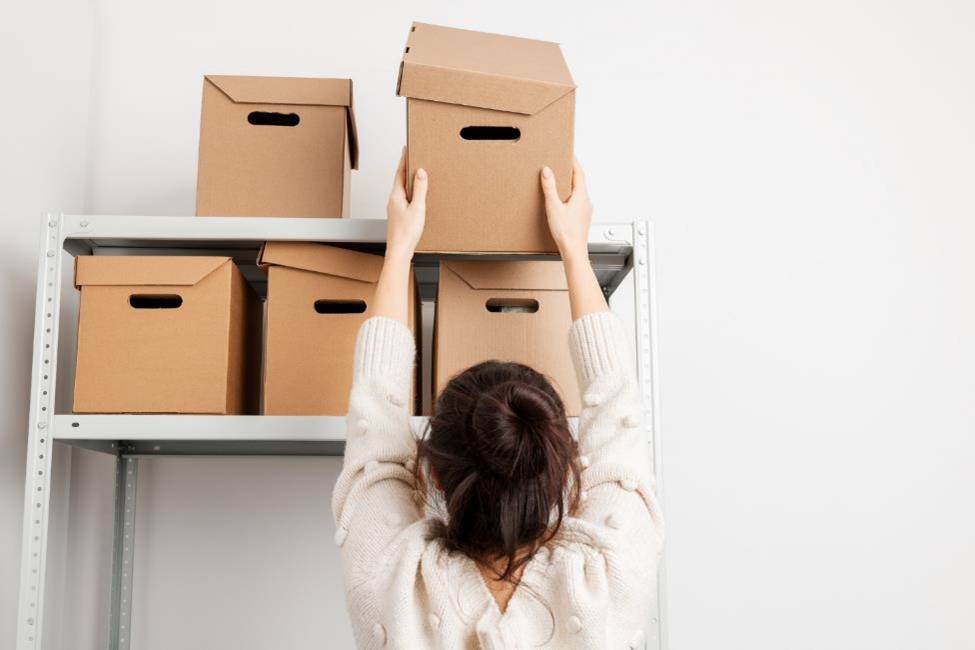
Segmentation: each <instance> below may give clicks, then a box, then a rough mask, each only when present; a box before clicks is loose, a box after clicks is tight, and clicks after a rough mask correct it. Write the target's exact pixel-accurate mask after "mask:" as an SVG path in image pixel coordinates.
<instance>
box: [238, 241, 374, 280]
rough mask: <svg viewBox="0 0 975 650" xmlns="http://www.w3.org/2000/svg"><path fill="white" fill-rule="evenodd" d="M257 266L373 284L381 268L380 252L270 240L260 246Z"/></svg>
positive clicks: (264, 269) (265, 268)
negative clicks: (278, 267) (377, 253)
mask: <svg viewBox="0 0 975 650" xmlns="http://www.w3.org/2000/svg"><path fill="white" fill-rule="evenodd" d="M257 265H258V267H260V269H261V270H262V271H265V272H267V269H268V267H269V266H286V267H288V268H292V269H301V270H303V271H311V272H312V273H321V274H323V275H334V276H336V277H340V278H348V279H349V280H358V281H360V282H370V283H376V282H378V281H379V272H380V271H382V269H383V258H382V256H381V255H373V254H371V253H362V252H360V251H351V250H348V249H346V248H338V247H336V246H328V245H326V244H319V243H317V242H297V241H269V242H265V243H264V245H263V246H262V247H261V251H260V253H259V254H258V257H257Z"/></svg>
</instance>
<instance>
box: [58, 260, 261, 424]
mask: <svg viewBox="0 0 975 650" xmlns="http://www.w3.org/2000/svg"><path fill="white" fill-rule="evenodd" d="M75 286H76V287H77V288H78V289H79V290H80V291H81V305H80V312H79V319H78V358H77V368H76V370H75V384H74V412H75V413H215V414H242V413H257V409H258V406H259V400H258V390H259V388H260V362H261V361H260V352H261V320H262V314H261V311H262V309H261V299H260V297H259V296H258V295H257V294H256V293H255V292H254V290H253V289H251V287H250V285H248V284H247V282H246V281H245V280H244V277H243V275H241V273H240V271H239V270H238V269H237V267H236V266H235V265H234V262H233V260H232V259H230V258H229V257H115V256H104V257H103V256H98V257H94V256H84V257H78V258H76V260H75Z"/></svg>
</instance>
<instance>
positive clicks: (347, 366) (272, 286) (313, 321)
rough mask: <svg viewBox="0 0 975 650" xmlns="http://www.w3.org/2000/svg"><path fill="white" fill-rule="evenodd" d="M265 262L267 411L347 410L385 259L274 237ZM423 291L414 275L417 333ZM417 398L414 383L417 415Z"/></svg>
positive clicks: (412, 317) (263, 256)
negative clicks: (356, 354) (360, 337)
mask: <svg viewBox="0 0 975 650" xmlns="http://www.w3.org/2000/svg"><path fill="white" fill-rule="evenodd" d="M258 265H259V266H260V267H261V268H262V269H264V270H265V271H267V273H268V288H267V337H266V341H265V362H264V413H265V415H345V414H346V413H347V412H348V409H349V389H350V387H351V385H352V362H353V359H352V355H353V351H354V348H355V339H356V334H357V333H358V331H359V326H360V325H361V324H362V323H363V321H365V320H366V318H368V317H369V315H370V314H369V306H370V303H371V302H372V297H373V294H374V293H375V291H376V282H377V281H378V280H379V272H380V271H381V270H382V266H383V258H382V257H380V256H379V255H371V254H369V253H361V252H358V251H351V250H347V249H344V248H336V247H334V246H326V245H324V244H317V243H313V242H267V243H266V244H265V245H264V248H263V249H262V250H261V253H260V256H259V258H258ZM416 290H417V289H416V283H415V282H414V280H413V274H412V273H410V296H411V298H410V302H409V311H410V323H412V326H411V328H410V329H411V330H412V331H413V334H414V336H416V335H417V333H418V332H419V331H420V330H419V326H418V322H419V321H418V319H419V315H420V310H419V304H420V303H419V298H417V294H416ZM416 396H417V392H416V384H415V383H414V386H413V389H412V391H411V411H410V412H411V413H416V412H417V409H416V402H417V397H416Z"/></svg>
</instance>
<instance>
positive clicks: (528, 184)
mask: <svg viewBox="0 0 975 650" xmlns="http://www.w3.org/2000/svg"><path fill="white" fill-rule="evenodd" d="M396 93H397V94H398V95H402V96H404V97H406V98H407V100H406V121H407V149H408V168H409V177H408V180H409V182H410V183H411V184H412V179H413V174H414V172H415V171H416V169H417V168H419V167H422V168H424V169H425V170H426V171H427V172H428V173H429V174H430V191H429V193H428V195H427V226H426V228H425V230H424V233H423V238H422V239H421V240H420V244H419V246H418V248H417V250H419V251H424V252H517V253H554V252H556V247H555V243H554V242H553V241H552V238H551V236H550V235H549V232H548V227H547V226H546V221H545V206H544V200H543V197H542V190H541V185H540V183H539V173H540V172H541V169H542V167H543V166H544V165H548V166H549V167H551V168H552V170H553V171H554V172H555V178H556V181H557V182H558V186H559V192H560V194H561V195H562V198H563V199H565V198H568V195H569V191H570V181H571V173H572V146H573V128H574V126H573V123H574V119H575V84H574V83H573V81H572V76H571V75H570V74H569V69H568V67H567V66H566V63H565V60H564V59H563V57H562V51H561V50H560V48H559V46H558V44H557V43H549V42H544V41H535V40H529V39H526V38H514V37H510V36H500V35H497V34H485V33H482V32H473V31H467V30H463V29H451V28H447V27H437V26H435V25H425V24H422V23H414V25H413V27H412V29H411V30H410V35H409V38H408V40H407V43H406V49H405V51H404V53H403V60H402V63H401V64H400V73H399V81H398V84H397V87H396ZM409 189H410V191H412V187H410V188H409Z"/></svg>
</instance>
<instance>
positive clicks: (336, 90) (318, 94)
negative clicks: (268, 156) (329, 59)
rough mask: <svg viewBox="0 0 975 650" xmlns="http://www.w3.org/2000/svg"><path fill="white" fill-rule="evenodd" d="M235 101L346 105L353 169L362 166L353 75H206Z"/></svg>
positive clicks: (246, 102)
mask: <svg viewBox="0 0 975 650" xmlns="http://www.w3.org/2000/svg"><path fill="white" fill-rule="evenodd" d="M203 78H204V80H205V81H206V82H209V83H211V84H213V85H214V87H216V88H217V89H218V90H220V92H222V93H223V94H224V95H226V96H227V97H228V98H229V99H230V100H231V101H232V102H234V103H236V104H289V105H293V106H345V107H346V109H347V110H346V113H347V115H348V118H347V119H348V129H349V158H350V160H351V165H352V169H359V135H358V132H357V130H356V126H355V111H354V110H353V108H352V80H351V79H319V78H315V77H242V76H236V75H214V74H208V75H204V77H203Z"/></svg>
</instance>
